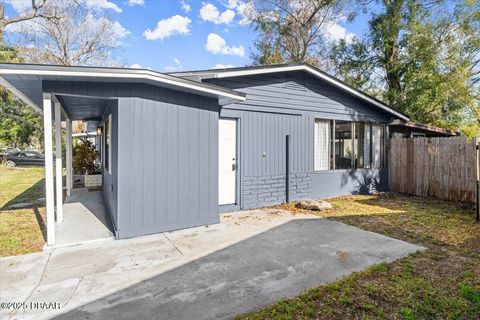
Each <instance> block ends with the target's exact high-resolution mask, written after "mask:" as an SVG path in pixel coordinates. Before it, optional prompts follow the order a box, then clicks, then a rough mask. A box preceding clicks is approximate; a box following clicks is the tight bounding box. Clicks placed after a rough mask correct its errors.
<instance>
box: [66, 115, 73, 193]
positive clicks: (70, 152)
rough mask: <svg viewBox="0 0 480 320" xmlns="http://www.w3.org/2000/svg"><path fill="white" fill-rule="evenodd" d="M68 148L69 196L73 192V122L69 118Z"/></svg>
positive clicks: (67, 121)
mask: <svg viewBox="0 0 480 320" xmlns="http://www.w3.org/2000/svg"><path fill="white" fill-rule="evenodd" d="M66 125H67V146H66V150H65V151H66V153H67V154H66V155H65V156H66V161H67V165H66V167H67V168H66V170H67V196H70V195H71V192H72V180H73V179H72V121H71V120H70V119H69V118H67V120H66Z"/></svg>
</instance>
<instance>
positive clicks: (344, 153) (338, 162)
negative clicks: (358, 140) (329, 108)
mask: <svg viewBox="0 0 480 320" xmlns="http://www.w3.org/2000/svg"><path fill="white" fill-rule="evenodd" d="M352 147H353V143H352V122H349V121H336V122H335V168H336V169H351V168H352V156H353V150H352Z"/></svg>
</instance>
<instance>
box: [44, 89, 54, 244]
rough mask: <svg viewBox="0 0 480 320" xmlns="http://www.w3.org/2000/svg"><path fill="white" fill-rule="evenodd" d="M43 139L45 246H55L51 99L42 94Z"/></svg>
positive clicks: (48, 95) (47, 95)
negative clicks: (45, 214)
mask: <svg viewBox="0 0 480 320" xmlns="http://www.w3.org/2000/svg"><path fill="white" fill-rule="evenodd" d="M43 138H44V145H45V204H46V210H47V245H49V246H51V245H54V244H55V207H54V206H55V196H54V191H53V145H52V99H51V96H50V94H47V93H44V94H43Z"/></svg>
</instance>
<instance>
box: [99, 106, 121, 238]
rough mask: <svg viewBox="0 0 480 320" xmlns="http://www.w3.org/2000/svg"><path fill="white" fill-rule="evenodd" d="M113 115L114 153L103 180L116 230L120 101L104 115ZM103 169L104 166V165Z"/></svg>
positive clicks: (105, 200)
mask: <svg viewBox="0 0 480 320" xmlns="http://www.w3.org/2000/svg"><path fill="white" fill-rule="evenodd" d="M110 114H111V115H112V123H111V126H112V130H111V132H112V135H111V139H110V140H111V146H112V147H111V150H112V153H111V155H110V157H111V158H112V161H111V164H112V167H111V168H110V172H108V171H107V170H105V169H103V168H102V178H103V190H102V193H103V201H104V203H105V206H106V207H107V210H108V211H109V213H110V216H111V217H112V220H113V225H114V228H115V230H116V229H117V225H118V211H117V197H118V192H117V191H118V158H117V157H116V155H117V153H118V101H112V102H110V104H109V105H108V107H107V110H106V111H105V114H104V119H103V120H105V118H106V117H108V115H110ZM102 167H103V165H102Z"/></svg>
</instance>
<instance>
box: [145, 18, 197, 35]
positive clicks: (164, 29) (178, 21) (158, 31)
mask: <svg viewBox="0 0 480 320" xmlns="http://www.w3.org/2000/svg"><path fill="white" fill-rule="evenodd" d="M191 22H192V20H190V19H189V18H187V17H183V16H180V15H178V14H177V15H175V16H173V17H170V18H168V19H163V20H160V21H158V22H157V27H156V28H155V29H154V30H150V29H147V30H145V32H143V36H144V37H145V38H146V39H147V40H158V39H160V40H163V39H165V38H168V37H171V36H173V35H176V34H189V33H190V29H189V28H188V27H189V26H190V23H191Z"/></svg>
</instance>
